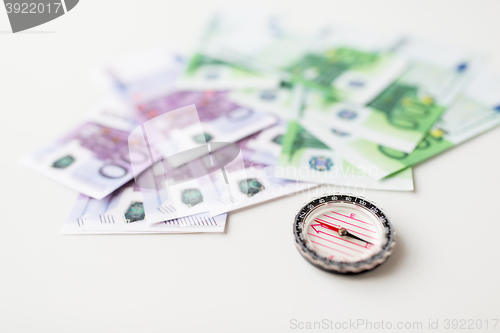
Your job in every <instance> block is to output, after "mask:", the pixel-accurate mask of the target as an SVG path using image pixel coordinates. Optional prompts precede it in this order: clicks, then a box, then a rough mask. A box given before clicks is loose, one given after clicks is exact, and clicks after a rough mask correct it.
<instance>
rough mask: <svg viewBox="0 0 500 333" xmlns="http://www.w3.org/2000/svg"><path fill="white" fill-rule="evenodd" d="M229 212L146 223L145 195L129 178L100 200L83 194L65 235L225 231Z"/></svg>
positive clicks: (72, 212)
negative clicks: (143, 196)
mask: <svg viewBox="0 0 500 333" xmlns="http://www.w3.org/2000/svg"><path fill="white" fill-rule="evenodd" d="M226 218H227V216H226V214H223V215H219V216H214V217H212V216H210V215H208V214H196V215H192V216H186V217H183V218H179V219H172V220H168V221H161V222H159V223H146V220H147V217H146V215H145V210H144V205H143V200H142V194H141V191H140V188H139V187H138V186H137V185H136V184H135V182H134V181H130V182H128V183H127V184H125V185H123V186H122V187H121V188H119V189H118V190H116V191H114V192H113V193H111V194H109V195H108V196H106V197H104V198H103V199H101V200H96V199H93V198H91V197H88V196H86V195H83V194H80V195H79V196H78V198H77V200H76V202H75V205H74V206H73V209H72V210H71V213H70V215H69V217H68V218H67V220H66V222H65V224H64V226H63V229H62V231H61V233H62V234H66V235H69V234H110V233H111V234H136V233H139V234H141V233H193V232H223V231H224V228H225V223H226Z"/></svg>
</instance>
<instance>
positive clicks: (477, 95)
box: [310, 73, 500, 179]
mask: <svg viewBox="0 0 500 333" xmlns="http://www.w3.org/2000/svg"><path fill="white" fill-rule="evenodd" d="M498 125H500V78H498V77H497V76H495V75H492V74H489V73H482V74H481V75H479V76H477V77H475V78H474V79H473V80H472V81H471V83H470V85H469V86H468V87H467V88H466V89H465V91H464V92H463V94H462V95H461V96H460V97H459V98H458V99H457V100H456V101H455V103H454V104H453V105H452V106H450V107H449V108H448V109H447V110H446V111H445V112H444V114H443V115H442V117H441V118H440V120H439V121H438V122H437V123H436V124H435V125H434V126H433V128H432V129H431V130H430V131H428V132H427V134H426V135H425V137H424V139H423V140H422V141H421V142H420V143H419V145H418V146H417V148H416V149H415V150H414V151H413V152H411V153H406V152H403V151H397V150H394V149H391V148H388V147H385V146H382V145H378V144H376V143H374V142H370V141H368V140H364V139H362V138H359V137H355V136H354V137H350V138H349V137H347V138H343V139H340V140H339V135H338V131H337V130H336V129H334V128H329V127H326V126H321V124H318V123H315V124H310V127H314V128H315V129H316V130H317V131H318V132H320V135H321V138H322V140H324V142H325V143H327V144H329V145H331V146H332V147H337V148H339V149H340V150H341V151H342V154H343V156H345V157H346V159H347V160H348V161H350V162H351V163H353V164H354V165H356V166H358V167H360V168H364V169H366V170H367V173H369V174H370V176H371V177H372V178H374V179H381V178H384V177H387V176H389V175H392V174H394V173H395V172H398V171H400V170H403V169H405V168H407V167H409V166H412V165H415V164H417V163H419V162H422V161H424V160H426V159H428V158H430V157H432V156H435V155H437V154H439V153H441V152H443V151H445V150H448V149H450V148H452V147H454V146H456V145H458V144H460V143H462V142H464V141H467V140H469V139H471V138H473V137H475V136H477V135H479V134H481V133H484V132H486V131H488V130H490V129H492V128H494V127H496V126H498Z"/></svg>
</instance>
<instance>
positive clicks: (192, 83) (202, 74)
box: [176, 49, 280, 91]
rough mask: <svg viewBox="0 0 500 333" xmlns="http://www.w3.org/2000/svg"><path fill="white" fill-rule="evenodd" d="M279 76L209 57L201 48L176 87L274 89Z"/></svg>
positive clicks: (277, 84)
mask: <svg viewBox="0 0 500 333" xmlns="http://www.w3.org/2000/svg"><path fill="white" fill-rule="evenodd" d="M279 85H280V78H279V77H278V76H277V75H272V74H269V73H264V72H257V71H255V70H250V69H248V68H243V67H241V66H238V65H237V64H232V63H229V62H226V61H222V60H217V59H213V58H210V57H209V56H207V55H205V54H203V49H201V50H200V51H199V53H196V54H195V55H193V56H192V58H191V59H190V60H189V63H188V65H187V69H186V70H185V72H184V74H183V75H182V77H181V78H180V80H179V82H178V83H177V84H176V87H177V88H178V89H179V90H203V91H205V90H233V89H275V88H277V87H279Z"/></svg>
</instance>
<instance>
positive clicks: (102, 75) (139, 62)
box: [89, 47, 186, 106]
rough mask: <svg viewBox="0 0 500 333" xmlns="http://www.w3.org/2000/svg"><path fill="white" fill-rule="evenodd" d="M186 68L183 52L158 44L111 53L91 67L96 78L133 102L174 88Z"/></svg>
mask: <svg viewBox="0 0 500 333" xmlns="http://www.w3.org/2000/svg"><path fill="white" fill-rule="evenodd" d="M185 68H186V59H185V56H184V55H183V53H182V52H179V51H178V50H177V49H176V48H171V47H156V48H148V49H143V50H139V51H136V52H131V53H127V54H122V55H116V56H112V57H109V58H107V59H104V60H102V61H100V62H99V63H95V64H93V65H91V66H90V67H89V74H90V76H91V77H92V79H93V80H94V82H95V83H96V84H97V85H98V86H100V87H101V88H102V89H103V90H104V91H105V92H106V93H110V94H112V95H115V96H118V97H119V98H121V99H122V100H123V101H125V102H127V103H128V104H130V105H131V106H133V105H134V104H136V103H139V102H140V101H145V100H150V99H154V98H157V97H159V96H162V95H164V94H165V93H167V92H169V91H172V89H174V86H175V85H176V84H177V83H178V81H179V78H180V77H181V76H182V74H183V73H184V70H185Z"/></svg>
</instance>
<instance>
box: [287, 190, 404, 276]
mask: <svg viewBox="0 0 500 333" xmlns="http://www.w3.org/2000/svg"><path fill="white" fill-rule="evenodd" d="M293 233H294V236H295V245H296V246H297V249H298V250H299V252H300V254H301V255H302V256H303V257H304V258H305V259H306V260H307V261H309V262H310V263H311V264H313V265H314V266H316V267H318V268H321V269H323V270H326V271H329V272H333V273H342V274H353V273H361V272H365V271H368V270H371V269H374V268H375V267H377V266H378V265H380V264H382V263H383V262H385V261H386V260H387V258H388V257H389V256H390V255H391V253H392V250H393V248H394V245H395V241H394V230H393V227H392V225H391V223H390V222H389V219H388V218H387V216H386V215H385V213H384V212H383V211H382V209H380V208H379V207H377V206H376V205H375V204H374V203H372V202H370V201H367V200H366V199H364V198H362V197H358V196H353V195H348V194H331V195H324V196H322V197H320V198H316V199H313V200H312V201H310V202H308V203H306V204H305V205H304V206H303V207H302V208H301V209H300V210H299V211H298V212H297V215H296V216H295V218H294V221H293Z"/></svg>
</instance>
